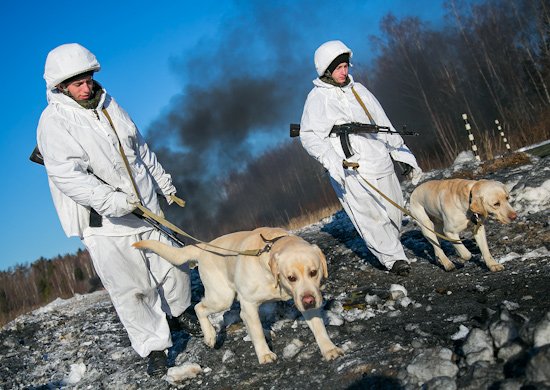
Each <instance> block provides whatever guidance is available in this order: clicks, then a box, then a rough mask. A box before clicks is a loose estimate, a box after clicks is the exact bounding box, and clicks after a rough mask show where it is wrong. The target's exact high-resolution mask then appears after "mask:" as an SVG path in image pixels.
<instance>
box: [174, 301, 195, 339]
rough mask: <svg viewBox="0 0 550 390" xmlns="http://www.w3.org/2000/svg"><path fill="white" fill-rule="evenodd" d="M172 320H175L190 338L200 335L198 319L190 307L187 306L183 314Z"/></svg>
mask: <svg viewBox="0 0 550 390" xmlns="http://www.w3.org/2000/svg"><path fill="white" fill-rule="evenodd" d="M174 320H176V322H177V324H178V326H179V328H180V329H181V330H183V331H184V332H186V333H189V334H190V335H191V336H197V337H198V336H200V335H202V332H201V326H200V325H199V319H198V318H197V315H196V314H195V309H194V308H193V307H192V306H189V307H188V308H187V309H186V310H185V311H184V312H183V313H181V314H180V315H179V316H178V317H176V318H174Z"/></svg>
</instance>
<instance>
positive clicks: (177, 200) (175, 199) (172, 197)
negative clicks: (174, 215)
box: [166, 192, 185, 207]
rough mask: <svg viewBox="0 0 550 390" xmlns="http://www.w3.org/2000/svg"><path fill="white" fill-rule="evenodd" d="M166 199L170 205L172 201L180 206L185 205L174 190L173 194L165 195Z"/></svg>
mask: <svg viewBox="0 0 550 390" xmlns="http://www.w3.org/2000/svg"><path fill="white" fill-rule="evenodd" d="M166 201H167V202H168V204H169V205H171V204H172V203H175V204H177V205H178V206H180V207H185V201H184V200H183V199H181V198H178V197H177V196H176V193H175V192H174V193H173V194H170V195H168V196H167V197H166Z"/></svg>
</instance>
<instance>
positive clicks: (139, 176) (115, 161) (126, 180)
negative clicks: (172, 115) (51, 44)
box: [37, 90, 176, 237]
mask: <svg viewBox="0 0 550 390" xmlns="http://www.w3.org/2000/svg"><path fill="white" fill-rule="evenodd" d="M47 98H48V106H47V107H46V109H44V111H43V112H42V115H41V117H40V121H39V124H38V129H37V143H38V148H39V150H40V151H41V153H42V155H43V157H44V165H45V167H46V171H47V173H48V181H49V185H50V191H51V193H52V198H53V201H54V204H55V207H56V210H57V214H58V216H59V219H60V221H61V224H62V226H63V229H64V231H65V233H66V234H67V236H79V237H84V236H88V235H93V234H101V235H127V234H135V233H137V232H141V231H145V230H147V229H150V227H149V226H148V225H146V224H145V223H144V222H143V221H142V220H140V219H139V218H137V217H136V216H135V215H133V214H129V213H130V211H131V210H132V209H133V206H131V205H130V203H131V202H132V201H135V200H136V196H135V191H134V188H133V186H132V182H131V179H130V177H129V175H128V171H127V169H126V166H125V164H124V161H123V159H122V156H121V155H120V152H119V145H118V140H117V137H116V135H115V133H114V131H113V129H112V128H111V125H110V124H109V121H108V119H107V118H106V116H105V115H104V113H103V112H102V110H101V108H102V107H105V108H106V109H107V111H108V113H109V115H110V117H111V119H112V121H113V124H114V127H115V129H116V132H117V134H118V136H119V138H120V141H121V143H122V146H123V149H124V152H125V154H126V157H127V158H128V161H129V164H130V167H131V170H132V175H133V177H134V180H135V182H136V185H137V187H138V191H139V197H140V198H141V199H140V200H141V202H142V204H143V205H144V206H145V207H147V208H149V209H150V210H151V211H153V212H154V213H156V214H160V213H161V209H160V206H159V202H158V199H157V192H159V193H161V194H162V195H164V196H166V195H169V194H172V193H175V192H176V189H175V188H174V186H173V185H172V180H171V177H170V175H169V174H167V173H166V172H165V171H164V169H163V168H162V166H161V165H160V164H159V162H158V161H157V159H156V156H155V154H154V153H153V152H151V151H150V150H149V147H148V146H147V144H146V143H145V141H144V139H143V137H142V136H141V134H140V133H139V131H138V130H137V128H136V126H135V124H134V123H133V122H132V120H131V119H130V117H129V116H128V114H127V113H126V112H125V111H124V110H123V109H122V108H121V107H120V106H119V105H118V104H117V103H116V102H115V100H114V99H113V98H112V97H111V96H109V95H108V94H107V93H106V91H105V90H103V97H102V100H101V101H100V102H99V104H98V108H97V109H95V110H92V109H85V108H83V107H81V106H80V105H79V104H78V103H77V102H75V101H74V100H73V99H71V98H70V97H68V96H65V95H64V94H62V93H59V92H58V91H57V90H53V91H50V90H48V91H47ZM90 171H91V172H93V173H94V175H96V176H97V177H99V178H101V180H103V181H104V182H106V183H108V184H105V183H103V182H102V181H101V180H99V179H98V178H96V177H95V176H94V175H92V174H90ZM117 188H118V189H119V190H117ZM90 207H91V208H93V209H95V210H96V211H97V212H98V213H99V214H101V215H102V216H103V217H104V218H103V226H102V227H98V228H91V227H89V215H90Z"/></svg>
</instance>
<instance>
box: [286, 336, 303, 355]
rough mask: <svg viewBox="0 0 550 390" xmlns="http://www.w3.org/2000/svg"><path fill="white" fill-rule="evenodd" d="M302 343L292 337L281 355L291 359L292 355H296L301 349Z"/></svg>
mask: <svg viewBox="0 0 550 390" xmlns="http://www.w3.org/2000/svg"><path fill="white" fill-rule="evenodd" d="M303 346H304V343H303V342H301V341H300V340H298V339H293V340H292V341H291V342H290V344H288V345H287V346H286V347H285V348H284V349H283V356H284V358H285V359H292V358H293V357H294V356H296V355H298V353H300V351H301V350H302V348H303Z"/></svg>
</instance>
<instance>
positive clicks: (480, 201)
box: [470, 180, 517, 224]
mask: <svg viewBox="0 0 550 390" xmlns="http://www.w3.org/2000/svg"><path fill="white" fill-rule="evenodd" d="M470 193H471V201H470V210H471V211H472V212H473V213H477V214H480V215H482V216H483V218H484V219H485V218H487V217H488V216H489V215H492V216H494V217H495V218H496V219H497V220H498V221H499V222H500V223H503V224H507V223H510V222H512V221H514V220H515V219H516V218H517V214H516V212H515V211H514V209H513V208H512V206H511V205H510V202H509V199H510V196H509V194H508V190H507V189H506V186H505V185H504V184H502V183H501V182H498V181H493V180H479V181H477V182H476V183H475V184H474V185H473V186H472V189H471V192H470Z"/></svg>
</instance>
